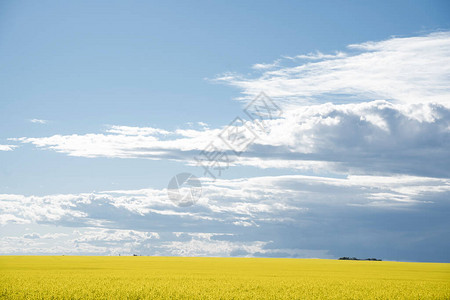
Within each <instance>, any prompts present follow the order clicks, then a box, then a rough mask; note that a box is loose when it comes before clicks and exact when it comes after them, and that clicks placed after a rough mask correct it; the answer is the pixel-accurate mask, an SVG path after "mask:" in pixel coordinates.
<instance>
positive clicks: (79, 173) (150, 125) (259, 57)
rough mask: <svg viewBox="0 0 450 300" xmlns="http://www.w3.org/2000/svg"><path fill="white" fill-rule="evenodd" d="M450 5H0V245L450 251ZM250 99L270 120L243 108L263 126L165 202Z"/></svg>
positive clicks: (435, 254) (437, 257)
mask: <svg viewBox="0 0 450 300" xmlns="http://www.w3.org/2000/svg"><path fill="white" fill-rule="evenodd" d="M449 13H450V5H449V4H448V3H447V1H414V2H411V1H395V2H390V1H377V2H373V3H369V2H362V1H320V2H319V1H297V2H294V1H281V2H280V1H258V2H256V1H254V2H253V1H247V2H242V1H227V2H212V1H208V2H207V1H199V2H196V3H195V4H192V3H183V2H164V3H156V2H137V1H136V2H119V1H113V2H111V1H108V2H107V1H104V2H103V1H77V2H76V3H57V2H56V1H40V2H39V3H37V2H32V1H14V2H12V1H10V2H8V1H4V2H2V3H1V4H0V66H1V71H0V114H1V115H0V116H1V121H0V129H1V130H0V145H1V146H0V150H3V151H0V165H1V169H0V182H1V183H0V198H1V200H2V202H1V204H0V217H1V218H0V221H1V222H0V223H1V224H2V225H0V226H1V227H0V233H1V240H0V245H1V247H0V248H2V251H1V253H3V254H7V253H18V252H23V253H38V254H42V253H54V254H58V253H72V254H117V253H132V252H139V253H142V254H148V255H158V254H160V255H214V256H229V255H243V256H283V257H321V258H336V257H339V256H363V257H364V256H375V257H380V258H384V259H392V260H417V261H447V262H448V261H450V256H449V255H448V252H449V251H448V249H449V243H448V240H450V239H449V237H450V234H449V230H448V228H449V227H450V226H449V225H450V224H449V223H448V221H447V220H446V219H447V218H446V217H447V216H448V213H449V210H448V205H449V203H448V199H449V195H450V192H449V188H448V187H449V186H450V180H449V177H450V176H449V175H450V174H449V171H448V170H449V169H450V161H449V159H448V149H449V146H450V139H449V128H450V127H449V121H450V110H449V103H450V102H449V101H450V100H449V99H450V98H449V95H450V91H449V90H450V89H449V88H448V84H447V82H448V80H449V79H450V71H449V69H448V67H446V65H450V64H447V63H448V57H449V56H448V53H449V49H450V46H449V44H450V42H449V41H450V37H449V32H448V30H449V27H450V19H449V18H448V15H449ZM260 92H265V93H266V94H267V95H268V96H269V97H270V98H271V99H272V100H273V101H274V102H275V103H277V105H279V107H280V109H281V110H282V111H283V115H282V116H281V117H280V118H277V119H273V120H269V121H268V122H267V126H268V128H267V131H265V132H259V131H258V130H259V129H258V127H257V126H256V124H255V123H254V122H252V121H251V120H249V123H248V124H247V125H248V126H249V127H251V128H253V129H254V130H255V131H256V132H257V133H258V139H257V140H256V141H255V142H254V143H252V144H251V145H249V147H247V148H246V149H245V151H244V152H243V154H242V156H241V157H240V158H239V160H237V161H236V162H234V163H233V165H232V166H231V167H230V168H228V169H227V170H225V171H224V172H223V174H221V176H220V178H219V179H218V180H216V181H214V180H211V178H201V179H202V183H203V196H202V198H201V199H200V200H199V202H198V203H197V204H195V205H193V206H192V207H189V208H180V207H177V206H176V205H174V204H173V203H172V202H170V200H169V199H168V198H167V193H166V190H165V188H166V187H167V184H168V182H169V180H170V179H171V178H172V177H173V176H174V175H176V174H178V173H180V172H191V173H192V174H194V175H196V176H197V177H203V176H204V173H203V169H202V168H201V167H199V166H197V165H196V164H195V163H194V160H193V158H194V156H195V155H198V154H199V153H200V152H201V151H202V150H204V149H205V147H206V146H207V145H208V143H209V142H212V141H214V140H215V138H216V137H217V134H219V133H220V132H221V130H223V129H224V128H226V127H225V126H226V125H228V124H229V123H230V122H231V121H232V120H233V119H234V118H235V117H236V116H240V117H241V118H246V115H245V113H244V112H243V109H244V108H245V107H246V105H248V103H251V101H252V100H253V99H254V98H255V97H256V96H257V95H258V94H259V93H260ZM246 119H248V118H246ZM219 147H222V148H221V149H222V150H224V151H229V149H226V148H224V145H221V146H219ZM118 191H120V192H118ZM74 245H75V246H76V247H75V246H74ZM74 249H76V250H74Z"/></svg>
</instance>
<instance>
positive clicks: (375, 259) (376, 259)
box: [339, 256, 381, 261]
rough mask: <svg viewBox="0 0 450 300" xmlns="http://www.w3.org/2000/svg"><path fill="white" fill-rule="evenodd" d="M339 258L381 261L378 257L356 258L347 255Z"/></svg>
mask: <svg viewBox="0 0 450 300" xmlns="http://www.w3.org/2000/svg"><path fill="white" fill-rule="evenodd" d="M339 260H370V261H381V259H378V258H366V259H360V258H356V257H348V256H344V257H340V258H339Z"/></svg>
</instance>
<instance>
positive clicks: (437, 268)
mask: <svg viewBox="0 0 450 300" xmlns="http://www.w3.org/2000/svg"><path fill="white" fill-rule="evenodd" d="M0 298H3V299H52V298H53V299H55V298H56V299H114V298H120V299H155V298H164V299H218V298H220V299H249V298H258V299H261V298H263V299H280V298H281V299H450V264H437V263H403V262H369V261H337V260H316V259H271V258H187V257H92V256H89V257H88V256H84V257H82V256H0Z"/></svg>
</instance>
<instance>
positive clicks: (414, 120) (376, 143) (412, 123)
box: [14, 100, 450, 177]
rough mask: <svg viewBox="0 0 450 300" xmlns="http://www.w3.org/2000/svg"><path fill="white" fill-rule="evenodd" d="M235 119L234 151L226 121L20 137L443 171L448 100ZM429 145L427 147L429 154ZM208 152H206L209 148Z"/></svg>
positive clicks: (163, 155)
mask: <svg viewBox="0 0 450 300" xmlns="http://www.w3.org/2000/svg"><path fill="white" fill-rule="evenodd" d="M265 125H266V128H265V130H262V129H261V128H260V126H259V124H258V123H257V122H256V121H250V120H249V121H246V122H245V123H244V124H239V125H236V126H235V128H236V130H238V131H239V132H241V135H242V137H243V138H244V139H243V140H245V139H247V140H251V141H252V142H251V143H249V145H248V147H246V148H245V151H244V152H243V153H242V155H241V157H240V158H239V159H237V157H236V156H233V151H232V150H233V148H232V146H233V145H231V147H230V145H229V144H227V143H225V142H224V139H222V138H220V136H222V133H223V132H224V130H228V129H229V128H228V129H227V128H225V127H224V128H217V129H209V128H204V129H199V130H193V129H189V130H176V131H172V132H169V131H165V130H161V129H155V128H140V127H123V126H113V127H111V129H108V130H107V132H108V133H106V134H105V133H98V134H85V135H54V136H50V137H44V138H26V137H24V138H18V139H14V140H15V141H19V142H22V143H31V144H33V145H35V146H37V147H39V148H42V149H48V150H54V151H57V152H62V153H66V154H68V155H71V156H80V157H89V158H92V157H118V158H148V159H173V160H178V161H183V162H185V163H187V164H191V165H196V164H197V162H196V161H195V160H194V158H196V157H200V158H201V157H202V155H201V152H202V151H206V152H214V151H222V152H225V153H227V155H228V157H230V159H229V160H228V161H227V164H228V165H229V166H235V165H242V166H255V167H262V168H295V169H307V170H322V171H333V172H340V173H344V172H345V173H350V174H373V173H378V174H408V175H420V176H434V177H435V176H444V177H445V176H449V175H450V174H449V170H450V160H449V157H448V149H449V148H450V108H448V107H446V106H444V105H441V104H432V103H426V104H392V103H390V102H387V101H382V100H379V101H371V102H364V103H356V104H338V105H336V104H331V103H326V104H320V105H308V106H299V107H295V108H291V109H289V110H287V111H284V112H283V115H282V117H280V118H277V119H273V120H266V121H265ZM430 153H432V154H433V155H432V156H431V155H430ZM210 154H211V153H210Z"/></svg>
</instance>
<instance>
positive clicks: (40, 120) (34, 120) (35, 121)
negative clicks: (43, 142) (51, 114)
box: [30, 119, 48, 124]
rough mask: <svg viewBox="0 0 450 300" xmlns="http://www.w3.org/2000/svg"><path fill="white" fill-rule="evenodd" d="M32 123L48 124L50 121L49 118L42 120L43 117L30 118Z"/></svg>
mask: <svg viewBox="0 0 450 300" xmlns="http://www.w3.org/2000/svg"><path fill="white" fill-rule="evenodd" d="M30 122H31V123H36V124H47V123H48V121H47V120H42V119H30Z"/></svg>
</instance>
